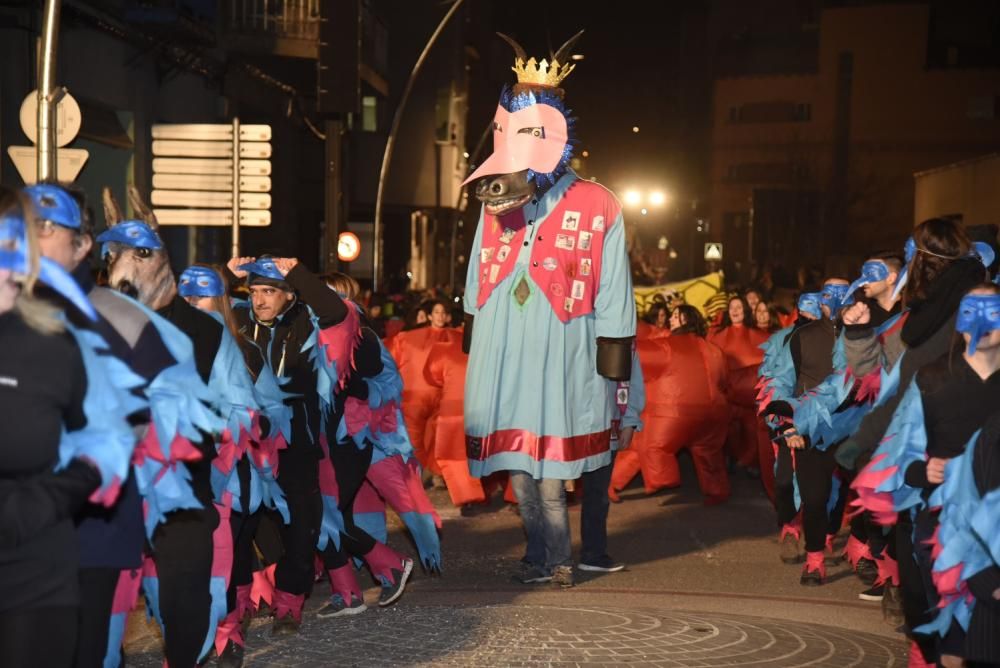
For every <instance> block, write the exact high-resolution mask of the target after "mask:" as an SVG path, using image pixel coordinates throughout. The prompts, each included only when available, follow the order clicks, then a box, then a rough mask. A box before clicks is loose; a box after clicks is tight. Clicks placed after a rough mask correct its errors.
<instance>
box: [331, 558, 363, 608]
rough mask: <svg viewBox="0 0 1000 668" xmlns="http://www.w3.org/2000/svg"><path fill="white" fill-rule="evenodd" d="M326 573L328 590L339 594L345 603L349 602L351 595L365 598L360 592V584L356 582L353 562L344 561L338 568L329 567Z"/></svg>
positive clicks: (361, 598) (356, 577)
mask: <svg viewBox="0 0 1000 668" xmlns="http://www.w3.org/2000/svg"><path fill="white" fill-rule="evenodd" d="M328 573H329V574H330V591H332V592H333V593H334V594H340V597H341V598H342V599H344V602H345V603H347V605H350V604H351V598H352V597H357V598H358V600H361V601H363V600H364V599H365V597H364V594H362V593H361V585H360V584H359V583H358V576H357V574H356V573H355V571H354V564H353V563H346V564H344V565H343V566H341V567H340V568H334V569H331V570H330V571H328Z"/></svg>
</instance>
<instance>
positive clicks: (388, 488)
mask: <svg viewBox="0 0 1000 668" xmlns="http://www.w3.org/2000/svg"><path fill="white" fill-rule="evenodd" d="M367 482H370V483H371V485H372V487H374V489H375V491H376V492H378V495H379V496H381V497H382V498H383V499H385V501H386V503H388V504H389V505H390V506H391V507H392V509H393V510H395V511H396V512H397V513H409V512H418V513H422V514H425V515H431V516H432V517H433V518H434V524H435V525H436V526H437V528H438V529H440V528H441V518H440V517H439V516H438V514H437V511H436V510H435V509H434V505H433V504H432V503H431V501H430V499H429V498H427V491H426V490H425V489H424V485H423V482H422V481H421V479H420V471H419V470H418V468H417V462H416V461H415V460H413V459H410V461H409V462H404V461H403V457H402V456H401V455H393V456H392V457H386V458H385V459H383V460H381V461H380V462H378V463H377V464H375V465H373V466H372V467H371V468H369V469H368V476H367ZM355 509H357V506H355Z"/></svg>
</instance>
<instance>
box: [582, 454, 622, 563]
mask: <svg viewBox="0 0 1000 668" xmlns="http://www.w3.org/2000/svg"><path fill="white" fill-rule="evenodd" d="M614 467H615V452H614V451H613V450H612V451H611V463H610V464H608V465H607V466H604V467H602V468H599V469H597V470H596V471H591V472H589V473H584V474H583V506H582V507H581V509H580V540H581V543H582V545H581V548H580V562H581V563H584V564H594V563H598V562H600V561H601V560H602V559H604V558H605V557H607V556H608V508H609V507H610V505H611V504H610V503H609V502H608V486H609V485H610V484H611V472H612V471H613V470H614Z"/></svg>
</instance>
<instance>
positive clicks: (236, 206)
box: [232, 118, 240, 257]
mask: <svg viewBox="0 0 1000 668" xmlns="http://www.w3.org/2000/svg"><path fill="white" fill-rule="evenodd" d="M239 256H240V119H239V118H233V248H232V257H239Z"/></svg>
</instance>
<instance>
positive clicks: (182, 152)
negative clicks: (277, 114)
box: [150, 118, 271, 257]
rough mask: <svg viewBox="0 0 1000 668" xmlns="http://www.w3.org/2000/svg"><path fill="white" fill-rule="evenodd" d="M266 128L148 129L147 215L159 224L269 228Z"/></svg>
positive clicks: (235, 246) (234, 249)
mask: <svg viewBox="0 0 1000 668" xmlns="http://www.w3.org/2000/svg"><path fill="white" fill-rule="evenodd" d="M270 141H271V126H270V125H249V124H246V125H244V124H241V123H240V119H238V118H234V119H233V120H232V122H231V123H225V124H223V123H219V124H170V125H154V126H153V192H152V195H151V197H150V199H151V200H152V204H153V207H154V208H153V213H155V214H156V219H157V220H158V221H159V223H160V224H161V225H202V226H215V227H223V226H228V227H229V228H230V230H232V246H231V248H230V250H231V253H232V256H233V257H238V256H239V254H240V227H241V226H243V227H266V226H268V225H270V224H271V211H270V209H271V195H270V192H271V160H270V157H271V143H270Z"/></svg>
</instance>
